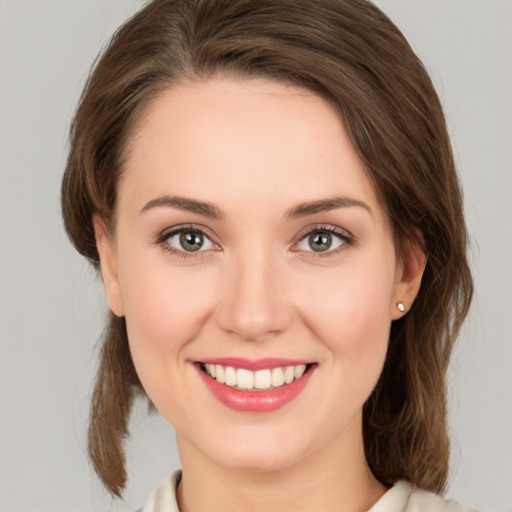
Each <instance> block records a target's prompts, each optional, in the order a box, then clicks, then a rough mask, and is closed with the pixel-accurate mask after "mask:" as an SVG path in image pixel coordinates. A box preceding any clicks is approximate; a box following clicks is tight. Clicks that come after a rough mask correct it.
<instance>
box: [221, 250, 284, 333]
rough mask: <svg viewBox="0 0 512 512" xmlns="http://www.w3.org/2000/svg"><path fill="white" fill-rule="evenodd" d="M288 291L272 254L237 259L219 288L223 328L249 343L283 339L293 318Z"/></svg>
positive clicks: (225, 271)
mask: <svg viewBox="0 0 512 512" xmlns="http://www.w3.org/2000/svg"><path fill="white" fill-rule="evenodd" d="M286 288H287V287H286V276H285V273H284V271H283V269H282V268H280V265H279V263H278V262H277V261H276V260H275V259H274V258H272V255H271V254H268V253H267V254H262V251H258V253H257V254H256V253H252V254H250V255H246V256H245V257H244V256H242V255H240V256H239V257H233V259H232V261H230V263H229V264H226V267H225V269H224V270H223V273H222V278H221V283H220V287H219V289H220V296H219V303H218V307H217V323H218V325H219V327H220V328H221V329H222V330H224V331H226V332H229V333H230V334H234V335H236V336H238V337H239V338H240V339H242V340H245V341H258V340H264V339H268V338H271V337H273V336H277V335H279V334H280V333H282V332H283V331H285V330H286V329H287V328H288V326H289V324H290V321H291V317H292V308H291V304H290V303H289V302H288V300H287V291H286Z"/></svg>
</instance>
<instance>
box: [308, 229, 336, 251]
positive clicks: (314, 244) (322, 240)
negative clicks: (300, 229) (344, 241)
mask: <svg viewBox="0 0 512 512" xmlns="http://www.w3.org/2000/svg"><path fill="white" fill-rule="evenodd" d="M308 244H309V247H311V250H312V251H314V252H325V251H328V250H329V249H330V248H331V246H332V236H331V234H330V233H313V234H312V235H309V236H308Z"/></svg>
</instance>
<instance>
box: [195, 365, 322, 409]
mask: <svg viewBox="0 0 512 512" xmlns="http://www.w3.org/2000/svg"><path fill="white" fill-rule="evenodd" d="M195 366H196V368H197V371H198V372H199V375H200V377H201V379H202V380H203V382H204V383H205V385H206V387H207V388H208V389H209V391H210V392H211V393H212V394H213V395H214V396H215V397H216V398H217V399H218V400H219V401H220V402H221V403H223V404H224V405H226V406H227V407H229V408H231V409H233V410H235V411H239V412H252V413H264V412H271V411H275V410H277V409H280V408H281V407H284V406H285V405H286V404H288V403H289V402H291V401H292V400H293V399H294V398H296V397H297V396H298V395H299V394H300V393H301V391H302V390H303V389H304V388H305V386H306V385H307V384H308V382H309V379H310V378H311V375H312V374H313V372H314V370H315V368H316V367H317V365H316V364H313V363H309V362H306V361H300V360H295V359H294V360H292V359H277V358H265V359H258V360H249V359H242V358H213V359H207V360H204V361H201V362H197V363H196V364H195Z"/></svg>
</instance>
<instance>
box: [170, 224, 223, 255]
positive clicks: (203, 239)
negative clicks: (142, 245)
mask: <svg viewBox="0 0 512 512" xmlns="http://www.w3.org/2000/svg"><path fill="white" fill-rule="evenodd" d="M162 242H165V244H166V245H167V246H168V248H172V249H174V250H175V251H181V252H199V251H207V250H209V249H213V248H214V247H215V245H214V244H213V242H212V241H211V240H210V239H209V238H208V237H207V236H206V235H205V234H204V233H203V232H202V231H199V230H198V229H190V228H188V229H187V228H184V229H180V230H176V231H173V232H171V233H167V234H165V235H164V236H163V237H162Z"/></svg>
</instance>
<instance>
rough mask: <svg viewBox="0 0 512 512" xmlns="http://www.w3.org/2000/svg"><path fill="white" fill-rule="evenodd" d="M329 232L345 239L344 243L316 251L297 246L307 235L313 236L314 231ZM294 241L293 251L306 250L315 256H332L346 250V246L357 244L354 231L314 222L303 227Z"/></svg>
mask: <svg viewBox="0 0 512 512" xmlns="http://www.w3.org/2000/svg"><path fill="white" fill-rule="evenodd" d="M322 232H328V233H330V234H332V235H334V236H337V237H339V238H340V239H341V240H343V244H341V246H339V247H337V248H335V249H331V250H328V251H325V252H323V253H322V252H314V251H302V250H301V249H298V248H297V246H298V244H299V243H300V242H302V241H303V240H304V239H305V238H306V237H308V236H311V235H312V234H313V233H322ZM294 240H295V241H294V242H293V245H292V247H291V248H290V250H291V251H293V252H305V253H310V254H311V255H312V256H314V257H323V256H331V255H333V254H337V253H338V252H340V251H342V250H344V249H345V248H346V246H353V245H355V244H356V239H355V237H354V235H353V234H352V233H350V232H349V231H347V230H346V229H343V228H340V227H338V226H333V225H332V224H314V225H310V226H307V227H306V228H304V229H302V230H301V231H300V232H299V233H298V234H297V235H296V236H295V238H294Z"/></svg>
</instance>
